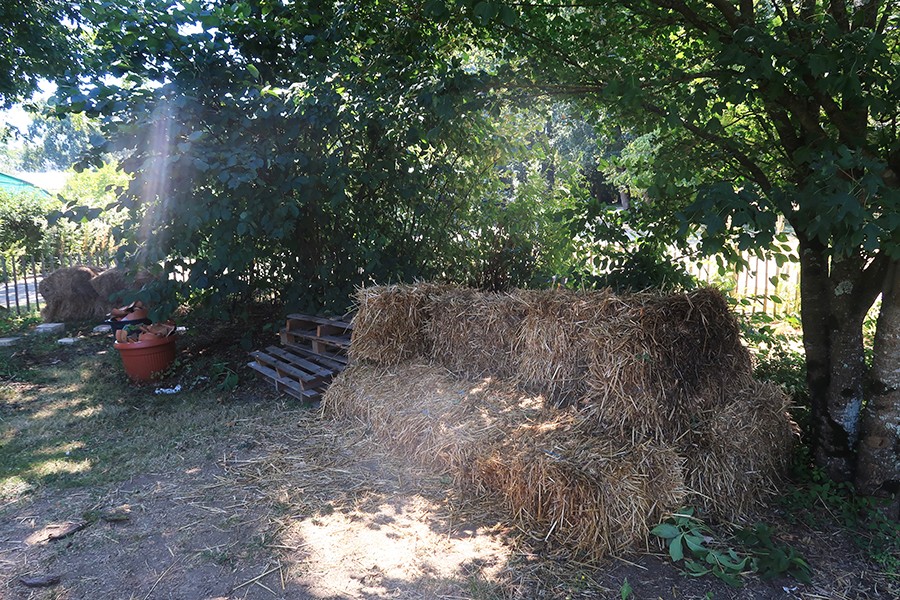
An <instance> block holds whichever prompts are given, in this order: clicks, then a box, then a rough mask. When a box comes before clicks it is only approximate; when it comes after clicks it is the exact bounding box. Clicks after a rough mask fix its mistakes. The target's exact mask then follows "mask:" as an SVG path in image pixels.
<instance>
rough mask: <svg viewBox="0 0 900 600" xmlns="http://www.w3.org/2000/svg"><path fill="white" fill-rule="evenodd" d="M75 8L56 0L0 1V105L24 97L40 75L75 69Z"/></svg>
mask: <svg viewBox="0 0 900 600" xmlns="http://www.w3.org/2000/svg"><path fill="white" fill-rule="evenodd" d="M78 9H79V5H78V4H74V3H71V2H61V1H59V0H41V1H39V2H36V1H33V0H27V1H24V2H18V1H16V0H3V2H0V108H9V107H10V106H12V105H13V104H14V103H16V102H18V101H20V100H23V99H27V98H28V97H29V96H31V94H32V92H34V91H36V90H37V89H38V82H39V81H40V80H41V79H42V78H45V79H53V78H55V77H56V76H58V75H63V74H64V73H66V72H70V73H71V72H74V71H75V69H76V65H77V64H78V58H79V56H80V52H79V49H80V38H79V37H78V35H77V34H78V23H79V22H80V15H79V10H78Z"/></svg>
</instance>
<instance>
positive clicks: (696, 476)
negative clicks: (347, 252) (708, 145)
mask: <svg viewBox="0 0 900 600" xmlns="http://www.w3.org/2000/svg"><path fill="white" fill-rule="evenodd" d="M359 299H360V302H359V304H360V313H359V314H358V315H357V320H356V321H355V323H356V329H355V331H354V335H353V342H352V345H353V347H352V348H351V354H352V355H353V356H355V357H356V358H362V359H365V360H368V361H369V362H370V363H375V365H373V364H368V365H367V364H362V363H359V364H357V365H355V366H352V367H351V368H349V369H347V370H346V371H344V373H342V374H341V375H340V376H339V377H338V378H337V379H336V380H335V381H334V383H333V384H332V385H331V387H330V388H329V390H328V392H327V393H326V395H325V398H324V401H323V411H324V412H325V414H326V415H329V416H334V417H343V418H355V419H360V420H362V421H363V422H365V423H366V424H367V425H369V426H370V427H371V429H372V431H373V434H374V435H376V436H377V437H379V438H380V439H382V440H383V441H384V443H385V444H387V445H389V446H391V447H392V448H393V449H394V450H395V451H397V452H398V453H402V455H405V456H411V457H414V458H416V459H417V460H419V461H420V462H423V463H425V464H429V465H433V466H434V467H435V468H436V469H439V470H440V471H441V472H445V473H448V474H450V475H451V476H452V477H453V478H454V480H455V481H456V483H457V485H458V486H459V487H461V488H462V489H463V490H473V491H476V492H478V493H480V494H482V495H487V496H490V497H494V498H497V499H499V500H500V501H502V502H503V503H504V504H505V505H506V506H507V507H508V508H509V509H510V511H511V513H512V515H513V516H514V517H515V518H516V519H518V520H520V521H521V522H522V523H524V524H525V525H526V526H528V527H530V528H532V529H533V530H535V531H537V532H539V533H540V535H541V536H542V537H546V538H547V539H553V540H555V541H556V542H558V543H560V544H563V545H566V546H567V547H569V548H571V549H574V550H576V551H578V552H581V553H583V554H585V555H587V556H589V557H592V558H599V557H601V556H603V555H604V554H608V553H616V552H619V551H622V550H624V549H625V548H629V547H633V546H634V545H635V544H637V543H645V542H646V538H647V535H648V533H649V530H650V528H651V527H652V526H653V525H654V524H655V523H657V522H658V521H659V520H660V519H662V518H663V517H664V516H665V514H666V513H667V512H669V511H673V510H676V509H677V508H678V507H679V506H680V505H681V503H682V502H685V501H689V502H690V503H691V504H694V505H697V506H700V507H703V508H704V509H706V510H707V511H708V512H709V513H711V514H712V515H715V516H718V517H724V518H728V519H732V520H734V519H739V518H741V517H742V516H745V515H746V514H747V513H748V512H749V511H752V510H753V508H754V507H756V506H758V505H759V504H760V503H761V502H762V501H763V500H764V499H765V497H766V496H767V494H768V493H769V492H770V491H771V490H773V489H774V487H775V486H776V485H777V483H778V481H779V478H780V476H781V474H782V473H783V472H784V469H785V466H786V462H787V460H788V457H789V456H790V448H791V445H792V443H793V441H794V428H795V427H796V426H795V425H793V423H792V422H791V420H790V418H789V417H788V416H787V415H786V412H785V410H786V407H787V399H786V397H785V395H784V394H783V392H782V391H781V390H780V389H779V388H778V387H777V386H773V385H771V384H767V383H759V382H756V381H754V380H753V379H752V377H751V364H750V359H749V354H748V352H747V350H746V349H745V348H744V347H743V346H742V344H741V342H740V337H739V331H738V326H737V322H736V320H735V319H734V316H733V315H732V314H731V312H730V311H729V308H728V305H727V302H726V301H725V299H724V297H723V296H722V295H721V294H720V293H719V292H716V291H714V290H699V291H695V292H691V293H688V294H676V295H668V296H661V295H656V294H650V293H639V294H632V295H627V296H616V295H613V294H611V293H610V292H608V291H598V292H582V293H576V292H571V291H565V290H556V291H519V292H514V293H512V294H489V293H481V292H476V291H473V290H465V289H460V288H455V287H451V286H434V285H431V286H429V285H428V284H417V285H416V286H389V287H385V288H370V289H369V290H361V291H360V296H359ZM409 357H417V358H421V359H424V360H431V361H432V363H433V364H432V365H422V364H410V363H408V362H407V363H401V362H400V361H402V360H404V359H407V358H409ZM398 363H399V364H398ZM377 365H381V366H377ZM447 369H449V370H450V371H451V372H452V374H453V375H456V376H467V377H469V378H470V380H469V381H465V380H461V379H456V378H455V377H454V376H453V375H451V373H450V372H448V371H447ZM486 375H487V376H490V378H489V379H485V380H483V381H473V378H475V377H477V376H486ZM514 385H519V386H522V387H523V388H525V389H526V390H528V392H530V393H531V394H532V395H528V394H527V393H526V392H523V391H521V389H520V388H516V387H514ZM546 398H551V399H552V402H544V401H545V399H546ZM572 403H575V404H577V405H578V408H577V409H573V408H569V409H559V408H554V407H553V406H550V405H555V406H557V407H558V406H561V405H564V404H572Z"/></svg>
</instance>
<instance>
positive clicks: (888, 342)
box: [856, 262, 900, 519]
mask: <svg viewBox="0 0 900 600" xmlns="http://www.w3.org/2000/svg"><path fill="white" fill-rule="evenodd" d="M871 380H872V388H871V392H870V394H869V399H868V403H867V405H866V408H865V410H864V411H863V416H862V423H861V427H862V437H861V439H860V444H859V453H858V466H857V473H856V486H857V489H858V490H859V491H860V492H861V493H862V494H865V495H868V496H880V497H883V498H890V499H891V500H890V502H889V504H888V506H887V507H886V512H887V513H888V515H889V516H891V517H893V518H894V519H900V263H898V262H895V263H894V264H893V265H892V268H891V270H890V274H889V276H888V277H887V280H886V282H885V286H884V291H883V293H882V297H881V313H880V314H879V316H878V325H877V328H876V330H875V347H874V357H873V362H872V373H871Z"/></svg>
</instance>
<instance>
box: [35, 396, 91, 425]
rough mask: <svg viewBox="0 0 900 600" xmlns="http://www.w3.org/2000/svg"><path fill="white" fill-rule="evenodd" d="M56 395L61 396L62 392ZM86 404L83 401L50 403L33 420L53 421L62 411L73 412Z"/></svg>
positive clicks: (36, 413) (72, 400) (37, 412)
mask: <svg viewBox="0 0 900 600" xmlns="http://www.w3.org/2000/svg"><path fill="white" fill-rule="evenodd" d="M54 393H55V394H56V395H61V392H60V391H57V392H54ZM83 403H84V402H83V401H82V400H76V399H71V400H57V401H56V402H50V403H48V404H47V405H46V406H44V407H43V408H41V409H40V410H38V411H36V412H35V413H34V415H32V417H31V418H33V419H52V418H53V417H55V416H56V415H57V414H59V413H60V412H62V411H72V410H74V409H76V408H78V407H80V406H81V405H82V404H83Z"/></svg>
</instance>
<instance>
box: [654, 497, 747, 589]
mask: <svg viewBox="0 0 900 600" xmlns="http://www.w3.org/2000/svg"><path fill="white" fill-rule="evenodd" d="M650 533H652V534H653V535H655V536H657V537H659V538H661V539H662V540H664V541H665V543H666V545H667V546H668V549H669V558H671V559H672V562H674V563H676V564H678V563H682V565H683V567H684V571H685V573H687V574H688V575H690V576H692V577H702V576H703V575H709V574H712V575H715V576H716V577H718V578H719V579H721V580H722V581H724V582H725V583H727V584H728V585H730V586H733V587H741V585H743V583H742V582H741V580H740V575H741V574H742V573H744V572H745V571H746V570H747V563H748V562H749V560H750V558H749V557H748V556H744V557H741V556H738V554H737V552H736V551H735V550H733V549H731V548H728V549H724V550H722V549H719V548H717V547H716V546H714V545H710V544H711V543H712V542H713V537H712V531H711V530H710V529H709V527H707V526H706V524H705V523H703V521H701V520H700V519H698V518H697V517H695V516H694V510H693V509H692V508H685V509H682V510H681V511H679V512H678V513H676V514H674V515H672V518H671V519H669V520H668V521H667V522H665V523H660V524H659V525H657V526H656V527H654V528H653V530H652V531H651V532H650Z"/></svg>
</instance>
